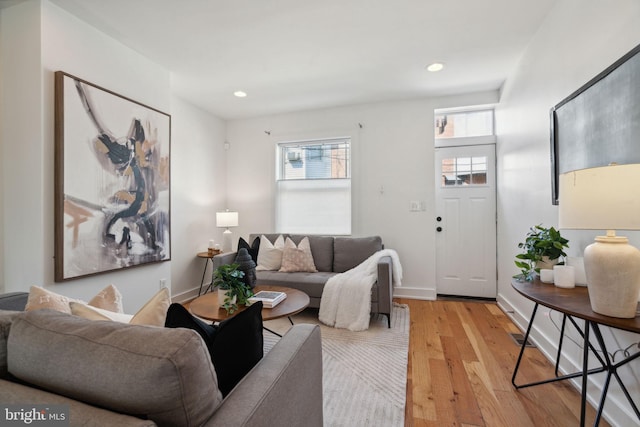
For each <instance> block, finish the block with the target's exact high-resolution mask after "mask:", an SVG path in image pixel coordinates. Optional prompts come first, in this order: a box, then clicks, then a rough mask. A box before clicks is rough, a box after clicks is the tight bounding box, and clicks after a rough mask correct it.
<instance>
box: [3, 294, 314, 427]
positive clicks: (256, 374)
mask: <svg viewBox="0 0 640 427" xmlns="http://www.w3.org/2000/svg"><path fill="white" fill-rule="evenodd" d="M26 295H27V294H14V295H11V296H5V297H4V298H3V296H1V295H0V403H2V404H3V405H12V404H15V405H17V407H19V408H23V409H25V410H27V409H29V407H30V406H33V407H36V406H35V405H44V406H46V407H49V406H51V405H64V407H67V408H68V411H69V413H68V415H70V419H69V421H70V425H71V426H106V425H117V426H155V425H159V426H225V427H227V426H273V425H292V426H293V425H307V426H318V427H319V426H322V424H323V398H322V350H321V345H320V332H319V328H318V327H317V326H315V325H304V324H300V325H295V326H293V327H292V328H291V329H290V330H289V332H288V333H287V334H285V335H284V337H283V338H282V339H281V340H280V341H279V342H278V343H277V344H276V345H275V346H274V347H273V348H272V349H271V350H270V351H269V352H268V353H267V354H265V356H264V358H263V359H262V360H261V361H260V362H258V364H257V365H256V366H255V367H254V368H253V370H251V371H250V372H249V373H248V374H247V375H246V376H245V377H244V378H243V379H242V380H241V381H240V383H239V384H238V385H237V386H236V387H235V388H234V389H233V390H232V391H231V392H230V393H229V394H228V395H227V396H226V397H225V398H224V399H222V396H221V394H220V391H219V390H218V389H217V381H216V375H215V371H214V369H213V365H212V363H211V359H210V357H209V353H208V351H207V348H206V345H205V343H204V341H203V340H202V338H201V337H200V336H199V335H198V334H197V333H196V332H194V331H193V330H190V329H183V328H175V329H170V328H162V327H154V326H141V325H127V324H122V323H116V322H109V321H93V320H87V319H84V318H80V317H77V316H73V315H70V314H65V313H60V312H56V311H52V310H35V311H27V312H20V311H10V310H3V308H12V309H21V308H23V307H24V304H25V302H26ZM41 408H44V407H43V406H38V410H40V409H41ZM0 424H1V423H0Z"/></svg>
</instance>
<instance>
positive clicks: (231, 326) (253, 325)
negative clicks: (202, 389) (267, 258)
mask: <svg viewBox="0 0 640 427" xmlns="http://www.w3.org/2000/svg"><path fill="white" fill-rule="evenodd" d="M166 326H167V327H168V328H188V329H193V330H194V331H196V332H197V333H198V334H199V335H200V336H201V337H202V339H203V340H204V341H205V343H206V345H207V348H208V349H209V353H210V354H211V360H212V361H213V366H214V368H215V370H216V374H217V377H218V388H220V391H221V392H222V395H223V396H226V395H227V394H229V392H230V391H231V390H233V388H234V387H235V386H236V384H238V382H239V381H240V380H241V379H242V378H244V376H245V375H246V374H247V373H248V372H249V371H250V370H251V369H253V367H254V366H255V365H256V363H258V362H259V361H260V359H262V356H263V348H264V341H263V336H262V302H258V303H255V304H252V305H251V306H250V307H248V308H247V309H246V310H243V311H241V312H240V313H238V314H236V315H235V316H233V317H230V318H229V319H227V320H225V321H223V322H220V324H219V325H209V324H207V323H205V322H203V321H202V320H200V319H198V318H197V317H194V316H192V315H191V313H189V311H188V310H187V309H186V308H184V307H183V306H182V305H181V304H171V306H170V307H169V311H168V312H167V322H166Z"/></svg>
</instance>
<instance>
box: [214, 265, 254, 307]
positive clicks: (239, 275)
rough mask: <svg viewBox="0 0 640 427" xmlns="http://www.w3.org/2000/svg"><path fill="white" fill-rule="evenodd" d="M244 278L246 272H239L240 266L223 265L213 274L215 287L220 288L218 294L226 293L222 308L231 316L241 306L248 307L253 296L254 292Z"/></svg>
mask: <svg viewBox="0 0 640 427" xmlns="http://www.w3.org/2000/svg"><path fill="white" fill-rule="evenodd" d="M243 278H244V272H243V271H242V270H239V265H238V264H225V265H221V266H220V267H218V268H216V271H214V273H213V285H214V286H216V287H217V288H218V292H220V291H221V290H222V291H225V292H224V293H225V296H224V300H223V303H222V304H220V306H221V307H222V308H224V309H225V310H227V313H229V314H233V313H234V312H235V311H236V310H238V306H239V305H246V304H247V302H248V300H249V298H250V297H252V296H253V291H252V290H251V288H250V287H249V286H247V285H246V284H245V283H244V280H242V279H243Z"/></svg>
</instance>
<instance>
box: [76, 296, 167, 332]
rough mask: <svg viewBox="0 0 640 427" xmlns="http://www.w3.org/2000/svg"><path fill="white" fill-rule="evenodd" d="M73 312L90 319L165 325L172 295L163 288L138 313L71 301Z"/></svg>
mask: <svg viewBox="0 0 640 427" xmlns="http://www.w3.org/2000/svg"><path fill="white" fill-rule="evenodd" d="M69 305H70V307H71V313H72V314H75V315H76V316H80V317H84V318H85V319H90V320H113V321H115V322H121V323H129V324H131V325H148V326H164V322H165V319H166V317H167V310H168V309H169V305H171V295H170V294H169V290H168V289H167V288H162V289H161V290H160V291H159V292H158V293H157V294H155V295H154V296H153V297H152V298H151V299H150V300H149V301H147V303H146V304H145V305H144V306H143V307H142V308H141V309H140V310H138V312H137V313H136V314H134V315H133V316H132V315H129V314H122V313H113V312H111V311H109V310H103V309H99V308H96V307H90V306H88V305H86V304H82V303H79V302H73V301H72V302H71V303H69Z"/></svg>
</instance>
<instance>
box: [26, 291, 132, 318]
mask: <svg viewBox="0 0 640 427" xmlns="http://www.w3.org/2000/svg"><path fill="white" fill-rule="evenodd" d="M70 302H78V303H82V304H86V303H85V302H84V301H82V300H79V299H75V298H69V297H66V296H64V295H60V294H57V293H55V292H51V291H49V290H47V289H44V288H41V287H39V286H31V288H29V297H28V298H27V305H26V307H25V311H31V310H40V309H43V308H48V309H51V310H56V311H61V312H63V313H71V309H70V308H69V303H70ZM89 305H91V306H93V307H98V308H103V309H105V310H110V311H115V312H117V313H122V295H121V294H120V292H119V291H118V289H117V288H116V287H115V286H114V285H109V286H107V287H106V288H104V289H103V290H102V291H100V292H99V293H98V294H97V295H96V296H95V297H93V298H92V299H91V301H89Z"/></svg>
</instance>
